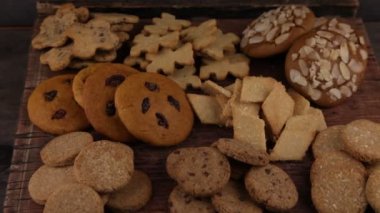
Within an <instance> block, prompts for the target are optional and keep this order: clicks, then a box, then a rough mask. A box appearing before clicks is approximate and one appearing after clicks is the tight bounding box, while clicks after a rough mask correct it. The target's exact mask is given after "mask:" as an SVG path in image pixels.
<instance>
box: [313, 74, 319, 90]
mask: <svg viewBox="0 0 380 213" xmlns="http://www.w3.org/2000/svg"><path fill="white" fill-rule="evenodd" d="M320 84H321V82H320V81H318V80H317V79H316V78H315V76H314V77H313V78H312V84H311V86H312V87H313V88H317V87H318V86H319V85H320Z"/></svg>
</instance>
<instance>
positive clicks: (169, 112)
mask: <svg viewBox="0 0 380 213" xmlns="http://www.w3.org/2000/svg"><path fill="white" fill-rule="evenodd" d="M115 104H116V108H117V111H118V114H119V117H120V119H121V121H122V122H123V123H124V125H125V126H126V127H127V129H128V130H129V132H130V133H131V134H132V135H133V136H134V137H136V138H137V139H140V140H141V141H144V142H146V143H149V144H151V145H155V146H172V145H176V144H178V143H181V142H182V141H184V140H185V139H186V138H187V137H188V135H189V134H190V132H191V130H192V127H193V120H194V117H193V116H194V115H193V112H192V109H191V107H190V104H189V102H188V100H187V97H186V94H185V92H184V91H183V90H182V89H181V88H180V87H179V86H178V85H177V83H175V82H174V81H172V80H170V79H169V78H166V77H165V76H163V75H160V74H155V73H139V74H136V75H132V76H130V77H129V78H127V79H126V80H125V81H124V82H123V83H122V84H121V85H120V86H119V87H118V88H117V90H116V94H115Z"/></svg>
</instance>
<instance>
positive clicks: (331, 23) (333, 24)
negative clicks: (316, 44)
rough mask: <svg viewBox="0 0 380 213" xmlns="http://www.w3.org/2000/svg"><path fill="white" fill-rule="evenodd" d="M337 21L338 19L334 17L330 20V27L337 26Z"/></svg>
mask: <svg viewBox="0 0 380 213" xmlns="http://www.w3.org/2000/svg"><path fill="white" fill-rule="evenodd" d="M337 23H338V20H337V19H336V18H333V19H331V21H330V22H329V27H335V26H336V24H337Z"/></svg>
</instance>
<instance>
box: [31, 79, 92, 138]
mask: <svg viewBox="0 0 380 213" xmlns="http://www.w3.org/2000/svg"><path fill="white" fill-rule="evenodd" d="M73 78H74V75H72V74H65V75H58V76H55V77H52V78H49V79H47V80H45V81H43V82H41V83H40V84H39V85H38V86H37V87H36V88H35V89H34V91H33V92H32V94H31V95H30V96H29V99H28V104H27V110H28V115H29V119H30V120H31V121H32V123H33V124H35V125H36V126H38V127H39V128H40V129H42V130H43V131H45V132H48V133H52V134H59V135H60V134H64V133H69V132H74V131H78V130H82V129H85V128H86V127H88V126H89V123H88V121H87V118H86V115H85V113H84V111H83V109H82V108H81V107H80V106H79V105H78V103H77V102H76V101H75V100H74V98H73V91H72V89H71V84H72V80H73Z"/></svg>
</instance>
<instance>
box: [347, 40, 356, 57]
mask: <svg viewBox="0 0 380 213" xmlns="http://www.w3.org/2000/svg"><path fill="white" fill-rule="evenodd" d="M348 44H349V46H350V49H351V52H352V53H353V54H354V55H356V50H357V48H356V45H355V43H354V42H352V41H350V42H348Z"/></svg>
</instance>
